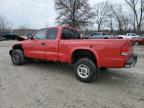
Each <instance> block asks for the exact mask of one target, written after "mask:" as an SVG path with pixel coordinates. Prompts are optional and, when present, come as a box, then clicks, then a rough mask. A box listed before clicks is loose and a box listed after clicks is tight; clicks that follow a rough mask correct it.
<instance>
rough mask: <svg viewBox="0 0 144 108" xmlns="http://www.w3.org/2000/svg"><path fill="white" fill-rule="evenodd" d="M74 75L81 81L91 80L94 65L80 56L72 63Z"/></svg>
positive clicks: (94, 71)
mask: <svg viewBox="0 0 144 108" xmlns="http://www.w3.org/2000/svg"><path fill="white" fill-rule="evenodd" d="M74 72H75V76H76V78H77V79H78V80H80V81H82V82H92V81H93V80H94V78H95V76H96V65H95V64H94V62H93V61H92V60H90V59H87V58H82V59H80V60H78V61H77V62H76V64H75V65H74Z"/></svg>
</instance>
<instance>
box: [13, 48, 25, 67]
mask: <svg viewBox="0 0 144 108" xmlns="http://www.w3.org/2000/svg"><path fill="white" fill-rule="evenodd" d="M11 59H12V62H13V64H14V65H22V64H24V63H25V57H24V54H23V52H22V50H18V49H16V50H13V51H12V53H11Z"/></svg>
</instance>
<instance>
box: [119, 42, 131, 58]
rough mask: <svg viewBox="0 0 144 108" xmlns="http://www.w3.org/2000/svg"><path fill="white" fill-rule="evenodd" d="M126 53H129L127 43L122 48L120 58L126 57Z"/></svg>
mask: <svg viewBox="0 0 144 108" xmlns="http://www.w3.org/2000/svg"><path fill="white" fill-rule="evenodd" d="M128 52H129V43H127V44H125V45H124V46H123V47H122V50H121V55H122V56H128Z"/></svg>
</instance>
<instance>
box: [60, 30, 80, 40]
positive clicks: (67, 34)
mask: <svg viewBox="0 0 144 108" xmlns="http://www.w3.org/2000/svg"><path fill="white" fill-rule="evenodd" d="M80 38H81V36H80V34H79V33H78V32H76V31H73V30H71V29H68V28H65V29H63V32H62V39H80Z"/></svg>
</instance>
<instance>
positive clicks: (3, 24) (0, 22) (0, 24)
mask: <svg viewBox="0 0 144 108" xmlns="http://www.w3.org/2000/svg"><path fill="white" fill-rule="evenodd" d="M9 26H10V23H9V22H8V21H7V20H6V18H5V17H4V16H0V31H4V30H7V29H9Z"/></svg>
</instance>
